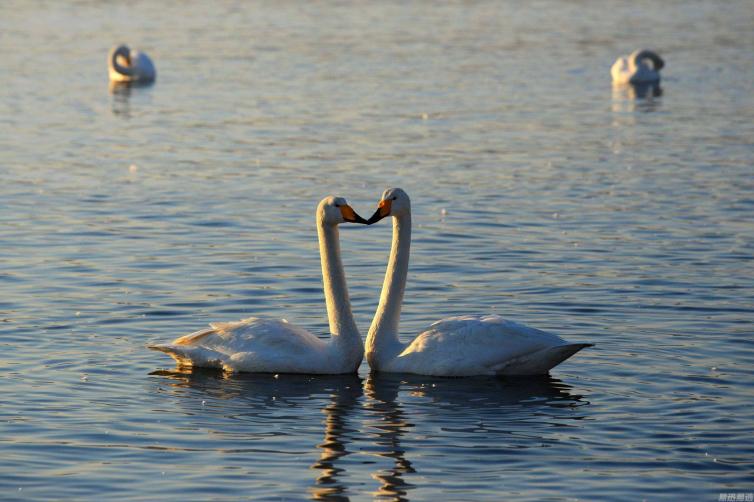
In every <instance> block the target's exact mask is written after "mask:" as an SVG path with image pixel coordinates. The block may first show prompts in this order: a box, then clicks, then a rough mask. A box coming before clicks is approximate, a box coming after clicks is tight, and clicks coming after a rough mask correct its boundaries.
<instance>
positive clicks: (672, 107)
mask: <svg viewBox="0 0 754 502" xmlns="http://www.w3.org/2000/svg"><path fill="white" fill-rule="evenodd" d="M752 26H754V6H753V5H752V3H751V2H750V1H731V2H724V3H717V2H701V1H692V2H597V1H589V0H584V1H577V2H555V1H537V2H531V3H518V2H484V1H482V2H471V3H466V2H464V3H460V2H459V3H456V2H451V3H429V2H415V3H410V4H404V3H398V2H397V3H383V2H379V3H375V4H360V3H355V4H351V3H345V4H342V3H330V2H313V3H306V4H302V3H288V2H283V3H280V2H258V3H245V2H238V3H235V2H212V3H204V2H192V1H188V2H127V3H111V2H86V1H81V2H55V3H49V4H39V3H32V2H16V1H11V2H5V3H3V4H2V6H0V54H3V56H2V58H0V82H2V92H0V229H2V231H0V389H1V390H0V397H1V399H2V406H0V498H2V499H3V500H13V499H19V500H25V499H44V500H50V499H91V500H94V499H101V498H102V497H103V496H110V497H113V498H117V499H131V500H154V499H157V498H164V499H191V500H206V499H222V500H228V499H238V498H252V499H275V500H279V499H286V500H287V499H290V500H301V499H322V500H345V499H353V500H369V499H373V498H377V499H380V500H537V501H541V500H573V499H580V500H640V499H647V500H718V497H719V494H721V493H725V494H728V493H741V494H747V493H754V439H752V434H751V431H752V429H754V407H752V396H753V395H754V387H753V386H752V384H754V381H753V379H752V376H753V374H754V371H753V370H752V363H754V337H753V335H754V330H753V329H752V320H753V319H754V267H752V257H754V176H752V171H754V92H752V90H753V89H752V77H754V56H752V54H754V30H752V29H751V28H752ZM121 41H126V42H129V43H131V44H133V45H135V46H138V47H140V48H142V49H144V50H145V51H146V52H148V53H149V54H150V55H151V57H152V59H153V60H154V61H155V64H156V66H157V71H158V77H157V83H156V84H155V85H154V86H152V87H148V88H140V89H132V90H131V91H130V92H116V93H111V92H110V91H109V89H108V85H107V81H106V78H107V72H106V66H105V57H106V54H107V51H108V49H109V48H110V46H111V45H113V44H115V43H118V42H121ZM641 46H650V47H652V48H655V49H657V50H658V51H660V52H661V54H662V56H663V57H664V58H665V60H666V63H667V66H666V68H665V69H664V77H663V81H662V90H663V92H662V95H661V96H658V97H654V98H650V99H638V100H636V99H633V98H631V97H630V96H627V95H625V94H622V93H620V92H616V93H613V90H612V88H611V85H610V81H609V78H610V77H609V67H610V65H611V63H612V62H613V60H614V59H615V58H616V57H617V56H618V55H621V54H624V53H628V52H630V51H632V50H633V49H635V48H637V47H641ZM389 186H401V187H403V188H404V189H405V190H406V191H407V192H408V193H409V194H410V195H411V197H412V201H413V212H414V242H413V247H412V263H411V270H410V274H409V285H408V289H407V292H406V301H405V307H404V313H403V318H402V334H403V336H404V339H405V340H408V339H410V338H411V337H412V334H414V333H417V332H418V331H419V330H420V329H422V328H423V327H425V326H426V325H427V324H429V323H431V322H433V321H435V320H437V319H439V318H441V317H444V316H447V315H453V314H462V313H485V312H495V313H499V314H502V315H505V316H507V317H510V318H512V319H515V320H518V321H521V322H525V323H527V324H529V325H532V326H535V327H538V328H541V329H546V330H551V331H554V332H556V333H558V334H560V335H562V336H564V337H565V338H567V339H569V340H572V341H576V342H592V343H595V344H596V346H595V347H594V348H592V349H588V350H584V351H582V352H580V353H579V354H578V355H576V356H574V357H573V358H572V359H571V360H569V361H567V362H565V363H564V364H562V365H561V366H559V367H557V368H556V369H555V370H554V371H553V372H552V374H551V375H550V376H549V377H545V378H534V379H504V380H500V379H433V378H424V377H415V376H384V375H371V376H370V375H369V371H368V367H367V366H366V363H365V364H364V365H362V367H361V369H360V371H359V374H358V376H338V377H311V376H295V375H279V376H278V377H275V376H273V375H223V374H219V373H214V372H203V371H194V372H193V373H191V372H184V371H178V370H176V368H175V367H174V366H173V363H172V360H170V359H169V358H167V357H166V356H165V355H164V354H159V353H155V352H151V351H149V350H147V349H146V348H145V346H146V345H147V344H149V343H154V342H160V341H168V340H171V339H172V338H174V337H176V336H179V335H182V334H185V333H188V332H190V331H192V330H196V329H199V328H201V327H203V326H205V325H206V324H207V323H208V322H210V321H216V320H236V319H240V318H242V317H246V316H249V315H261V316H270V317H277V318H280V317H284V318H287V319H289V320H291V321H292V322H295V323H297V324H299V325H301V326H305V327H307V328H309V329H311V330H312V331H314V332H315V333H319V334H322V336H327V320H326V316H325V311H324V302H323V296H322V293H321V278H320V268H319V257H318V248H317V242H316V232H315V228H314V214H313V213H314V209H315V207H316V204H317V202H318V201H319V200H320V199H321V198H322V197H324V196H325V195H328V194H335V195H342V196H345V197H347V198H348V199H349V201H350V202H351V203H352V205H353V206H354V207H355V209H356V210H357V211H359V212H360V213H361V214H362V215H365V216H368V215H369V214H371V212H372V211H373V209H374V207H375V203H376V202H377V200H378V198H379V195H380V194H381V192H382V191H383V190H384V189H385V188H387V187H389ZM390 230H391V229H390V225H389V224H385V223H382V224H379V225H375V226H373V227H368V228H367V227H356V226H345V228H343V230H342V233H341V239H342V246H343V251H344V260H345V264H346V269H347V275H348V280H349V287H350V290H351V298H352V301H353V305H354V311H355V315H356V319H357V322H358V323H359V326H360V328H361V329H362V331H363V332H366V328H367V326H368V324H369V321H370V320H371V315H372V314H373V312H374V309H375V307H376V304H377V299H378V296H379V288H380V286H381V283H382V274H383V272H384V267H385V263H386V260H387V252H388V247H389V241H390Z"/></svg>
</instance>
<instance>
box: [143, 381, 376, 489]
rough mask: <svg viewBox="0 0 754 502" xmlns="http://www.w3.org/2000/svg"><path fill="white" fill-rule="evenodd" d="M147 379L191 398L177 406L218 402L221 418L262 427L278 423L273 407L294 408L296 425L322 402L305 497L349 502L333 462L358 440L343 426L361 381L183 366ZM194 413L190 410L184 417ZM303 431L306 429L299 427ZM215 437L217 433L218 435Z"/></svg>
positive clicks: (340, 470)
mask: <svg viewBox="0 0 754 502" xmlns="http://www.w3.org/2000/svg"><path fill="white" fill-rule="evenodd" d="M150 375H152V376H160V377H166V378H168V379H170V381H171V384H170V387H171V393H175V394H177V393H178V391H181V393H182V391H187V392H190V393H191V395H192V398H191V399H181V403H184V402H185V403H194V406H197V405H196V403H199V402H203V401H204V400H205V399H212V400H215V401H217V400H222V401H223V403H222V404H221V406H222V413H223V414H224V415H226V416H232V417H234V418H237V417H239V416H254V417H255V418H257V419H261V420H262V421H265V422H266V421H269V420H276V419H278V420H279V419H280V418H281V416H280V414H279V411H276V412H275V414H271V413H269V412H270V410H272V409H273V406H275V405H276V404H277V405H283V406H293V407H294V408H298V411H297V412H296V418H295V420H298V419H299V417H302V418H303V417H310V416H311V415H312V413H311V411H312V410H311V409H305V410H302V409H301V408H304V407H307V406H308V403H316V406H320V403H322V401H323V400H324V401H325V402H326V404H325V406H324V407H323V408H322V409H321V412H322V413H323V414H324V421H323V424H324V429H325V431H324V438H323V440H322V441H321V442H320V443H318V444H316V448H318V449H319V458H318V459H317V461H315V462H314V464H312V465H311V466H310V468H311V469H314V470H317V471H319V472H318V474H317V477H316V479H315V481H314V486H312V487H311V488H310V489H309V492H310V496H311V498H312V499H313V500H348V493H347V491H348V488H347V485H345V484H344V483H343V482H342V480H341V479H340V477H341V476H342V475H344V474H345V469H344V468H343V467H340V466H338V462H339V461H340V459H342V458H343V457H345V456H347V455H349V454H351V453H352V451H350V450H349V444H350V443H351V442H352V441H353V439H351V438H353V437H356V436H358V434H359V431H358V427H353V426H349V424H348V417H349V416H350V415H351V414H352V412H353V410H354V408H355V407H356V406H357V405H358V403H359V399H360V398H361V397H362V395H363V386H362V380H361V379H360V378H359V377H358V376H357V375H355V374H346V375H296V374H280V375H272V374H269V373H224V372H222V371H218V370H212V369H202V368H193V369H192V368H191V367H185V366H184V367H181V366H178V367H176V368H175V369H171V370H158V371H153V372H152V373H150ZM196 394H199V395H198V396H197V395H196ZM200 407H201V406H197V408H200ZM196 411H197V410H189V413H190V414H194V413H195V412H196ZM284 418H285V419H288V420H289V419H290V415H289V414H286V416H285V417H284ZM258 421H259V420H257V422H258ZM306 425H311V424H306ZM302 426H305V425H303V423H302ZM202 427H203V428H204V427H205V426H202ZM268 431H269V428H265V432H268ZM255 432H258V430H257V431H255ZM216 434H221V432H220V431H217V432H216ZM313 446H315V445H312V447H313Z"/></svg>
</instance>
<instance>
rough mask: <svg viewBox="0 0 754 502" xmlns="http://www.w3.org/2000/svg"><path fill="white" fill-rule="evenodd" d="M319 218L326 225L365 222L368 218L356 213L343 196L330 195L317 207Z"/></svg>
mask: <svg viewBox="0 0 754 502" xmlns="http://www.w3.org/2000/svg"><path fill="white" fill-rule="evenodd" d="M317 218H318V219H319V220H320V221H321V222H322V223H324V224H325V225H338V224H340V223H363V224H366V223H367V220H365V219H364V218H362V217H361V216H359V215H358V214H356V211H354V210H353V208H352V207H351V206H349V205H348V202H347V201H346V199H344V198H343V197H335V196H332V195H331V196H329V197H325V198H324V199H322V201H321V202H320V203H319V206H318V207H317Z"/></svg>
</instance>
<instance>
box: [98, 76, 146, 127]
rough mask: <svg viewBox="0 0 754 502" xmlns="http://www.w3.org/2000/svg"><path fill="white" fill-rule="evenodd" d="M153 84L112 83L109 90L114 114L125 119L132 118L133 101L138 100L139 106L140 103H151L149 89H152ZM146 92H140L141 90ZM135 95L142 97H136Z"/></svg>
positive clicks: (108, 87)
mask: <svg viewBox="0 0 754 502" xmlns="http://www.w3.org/2000/svg"><path fill="white" fill-rule="evenodd" d="M151 87H152V84H140V83H138V82H136V83H134V82H114V81H110V83H109V84H108V86H107V89H108V91H109V93H110V96H112V100H111V102H110V109H111V110H112V112H113V114H115V115H120V116H122V117H125V118H130V117H131V99H132V98H133V99H136V101H137V104H138V102H139V101H146V103H149V102H150V101H151V92H150V91H149V89H148V88H151ZM142 88H143V89H144V90H140V89H142ZM134 93H136V94H139V95H140V96H134Z"/></svg>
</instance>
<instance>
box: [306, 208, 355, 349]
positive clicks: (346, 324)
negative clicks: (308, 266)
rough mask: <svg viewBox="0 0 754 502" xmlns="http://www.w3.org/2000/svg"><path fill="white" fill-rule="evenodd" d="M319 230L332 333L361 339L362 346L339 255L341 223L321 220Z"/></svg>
mask: <svg viewBox="0 0 754 502" xmlns="http://www.w3.org/2000/svg"><path fill="white" fill-rule="evenodd" d="M317 233H318V236H319V255H320V260H321V262H322V281H323V286H324V287H323V289H324V293H325V304H326V305H327V319H328V321H329V323H330V333H331V335H332V337H333V339H335V340H345V341H348V342H353V341H358V346H359V347H361V336H360V335H359V331H358V328H357V327H356V322H355V321H354V318H353V314H352V313H351V301H350V299H349V297H348V286H347V285H346V276H345V272H344V270H343V262H342V260H341V257H340V239H339V232H338V227H337V226H336V225H327V224H325V223H323V222H321V221H319V222H318V223H317ZM354 345H356V344H355V343H354ZM359 360H361V359H360V358H359Z"/></svg>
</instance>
